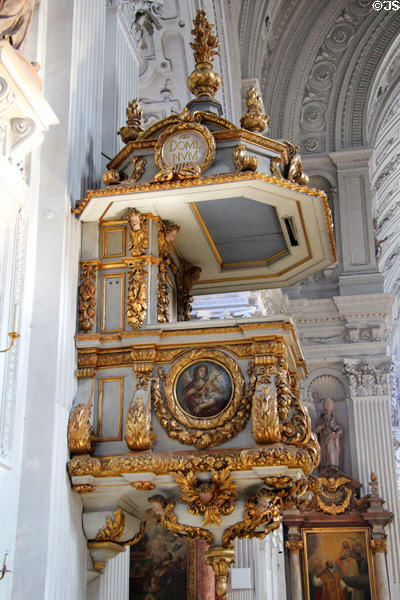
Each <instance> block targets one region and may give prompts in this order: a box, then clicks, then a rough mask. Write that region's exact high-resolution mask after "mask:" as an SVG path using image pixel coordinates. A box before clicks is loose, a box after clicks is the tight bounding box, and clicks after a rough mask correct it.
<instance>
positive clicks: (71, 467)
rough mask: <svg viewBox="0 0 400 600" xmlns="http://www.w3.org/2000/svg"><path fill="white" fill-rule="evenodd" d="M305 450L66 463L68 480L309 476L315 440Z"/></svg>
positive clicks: (283, 447)
mask: <svg viewBox="0 0 400 600" xmlns="http://www.w3.org/2000/svg"><path fill="white" fill-rule="evenodd" d="M307 446H308V447H307V448H298V447H295V446H289V445H287V444H274V445H273V446H270V447H265V448H252V449H247V450H246V449H244V450H243V449H241V448H238V449H237V448H230V449H222V450H215V449H208V450H206V451H204V450H197V451H196V452H195V453H194V452H193V453H191V452H190V451H189V452H184V451H181V452H157V453H151V452H135V453H134V454H133V453H129V454H119V455H115V456H98V457H94V456H90V455H89V454H86V455H81V456H74V457H73V458H72V459H71V460H70V461H69V463H68V472H69V474H70V475H71V477H78V476H81V475H92V476H93V477H120V476H122V475H124V474H126V473H154V474H155V475H165V474H167V473H171V472H187V471H190V470H192V471H194V472H199V473H201V472H209V470H210V469H213V468H214V469H217V470H221V469H226V468H228V469H229V471H247V470H251V469H252V468H253V467H254V468H255V467H264V466H270V465H275V466H277V465H278V466H281V465H283V466H287V467H289V468H301V469H303V471H304V473H306V474H309V473H311V471H312V470H313V469H314V468H315V465H316V464H317V459H318V458H319V453H318V451H317V445H316V443H315V440H314V438H311V439H310V441H309V442H308V444H307Z"/></svg>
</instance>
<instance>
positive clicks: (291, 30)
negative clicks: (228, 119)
mask: <svg viewBox="0 0 400 600" xmlns="http://www.w3.org/2000/svg"><path fill="white" fill-rule="evenodd" d="M266 20H267V26H266V25H265V22H266ZM240 23H241V24H240V27H239V37H240V45H241V49H242V76H243V77H244V78H245V77H258V78H259V79H260V81H261V89H262V91H263V97H264V105H265V107H266V110H267V112H268V113H269V114H270V117H271V126H270V133H271V136H272V137H278V138H288V139H292V140H294V141H296V143H298V144H299V145H300V146H301V150H302V152H303V153H320V152H327V151H335V150H340V149H342V148H349V147H352V146H363V145H368V143H369V140H368V137H367V131H366V119H365V115H366V113H367V103H368V99H369V95H370V92H371V88H372V86H373V84H374V81H375V79H376V76H377V73H378V71H379V69H380V66H381V63H382V62H383V61H384V59H385V57H386V56H387V54H388V52H390V48H391V46H392V45H393V42H394V40H395V39H396V37H397V35H398V33H399V31H400V10H399V11H395V10H391V11H387V10H383V9H382V10H381V11H375V10H374V9H373V8H372V1H371V0H281V1H274V2H271V1H268V0H244V1H243V2H242V8H241V19H240ZM268 24H271V27H270V28H268Z"/></svg>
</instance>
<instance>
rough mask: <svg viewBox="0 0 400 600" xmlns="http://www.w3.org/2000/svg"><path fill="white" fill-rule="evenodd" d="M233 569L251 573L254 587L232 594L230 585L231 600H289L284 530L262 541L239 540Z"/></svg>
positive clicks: (236, 590)
mask: <svg viewBox="0 0 400 600" xmlns="http://www.w3.org/2000/svg"><path fill="white" fill-rule="evenodd" d="M233 568H249V569H250V585H251V587H250V588H248V589H241V590H239V589H235V590H232V589H231V583H230V582H229V583H228V585H229V591H228V599H229V600H286V581H285V563H284V552H283V536H282V529H281V528H280V529H279V530H277V531H275V532H273V533H271V534H269V535H267V536H266V537H265V538H264V539H262V540H257V539H251V540H246V539H243V540H235V564H234V567H233Z"/></svg>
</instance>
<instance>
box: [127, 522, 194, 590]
mask: <svg viewBox="0 0 400 600" xmlns="http://www.w3.org/2000/svg"><path fill="white" fill-rule="evenodd" d="M145 520H146V533H145V534H144V536H143V538H142V539H141V540H140V541H139V542H138V543H137V544H135V545H134V546H131V548H130V573H129V600H182V598H187V599H188V600H196V557H195V553H196V548H195V543H193V542H192V541H191V540H186V539H185V538H183V537H178V536H176V535H174V534H173V533H171V532H170V531H168V529H166V528H165V527H161V525H159V524H158V522H157V520H156V519H155V517H154V516H153V515H151V513H150V514H148V515H146V517H145Z"/></svg>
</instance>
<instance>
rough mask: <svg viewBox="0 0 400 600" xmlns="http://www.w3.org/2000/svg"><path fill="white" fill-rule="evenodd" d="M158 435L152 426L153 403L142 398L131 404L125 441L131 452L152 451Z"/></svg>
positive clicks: (126, 423)
mask: <svg viewBox="0 0 400 600" xmlns="http://www.w3.org/2000/svg"><path fill="white" fill-rule="evenodd" d="M155 438H156V434H155V433H154V432H153V429H152V426H151V402H150V399H149V400H148V401H147V403H146V405H145V404H144V402H143V399H142V398H137V399H136V400H134V401H133V402H131V404H130V406H129V409H128V413H127V415H126V421H125V440H126V443H127V444H128V447H129V449H130V450H150V449H151V448H152V447H153V442H154V440H155Z"/></svg>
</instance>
